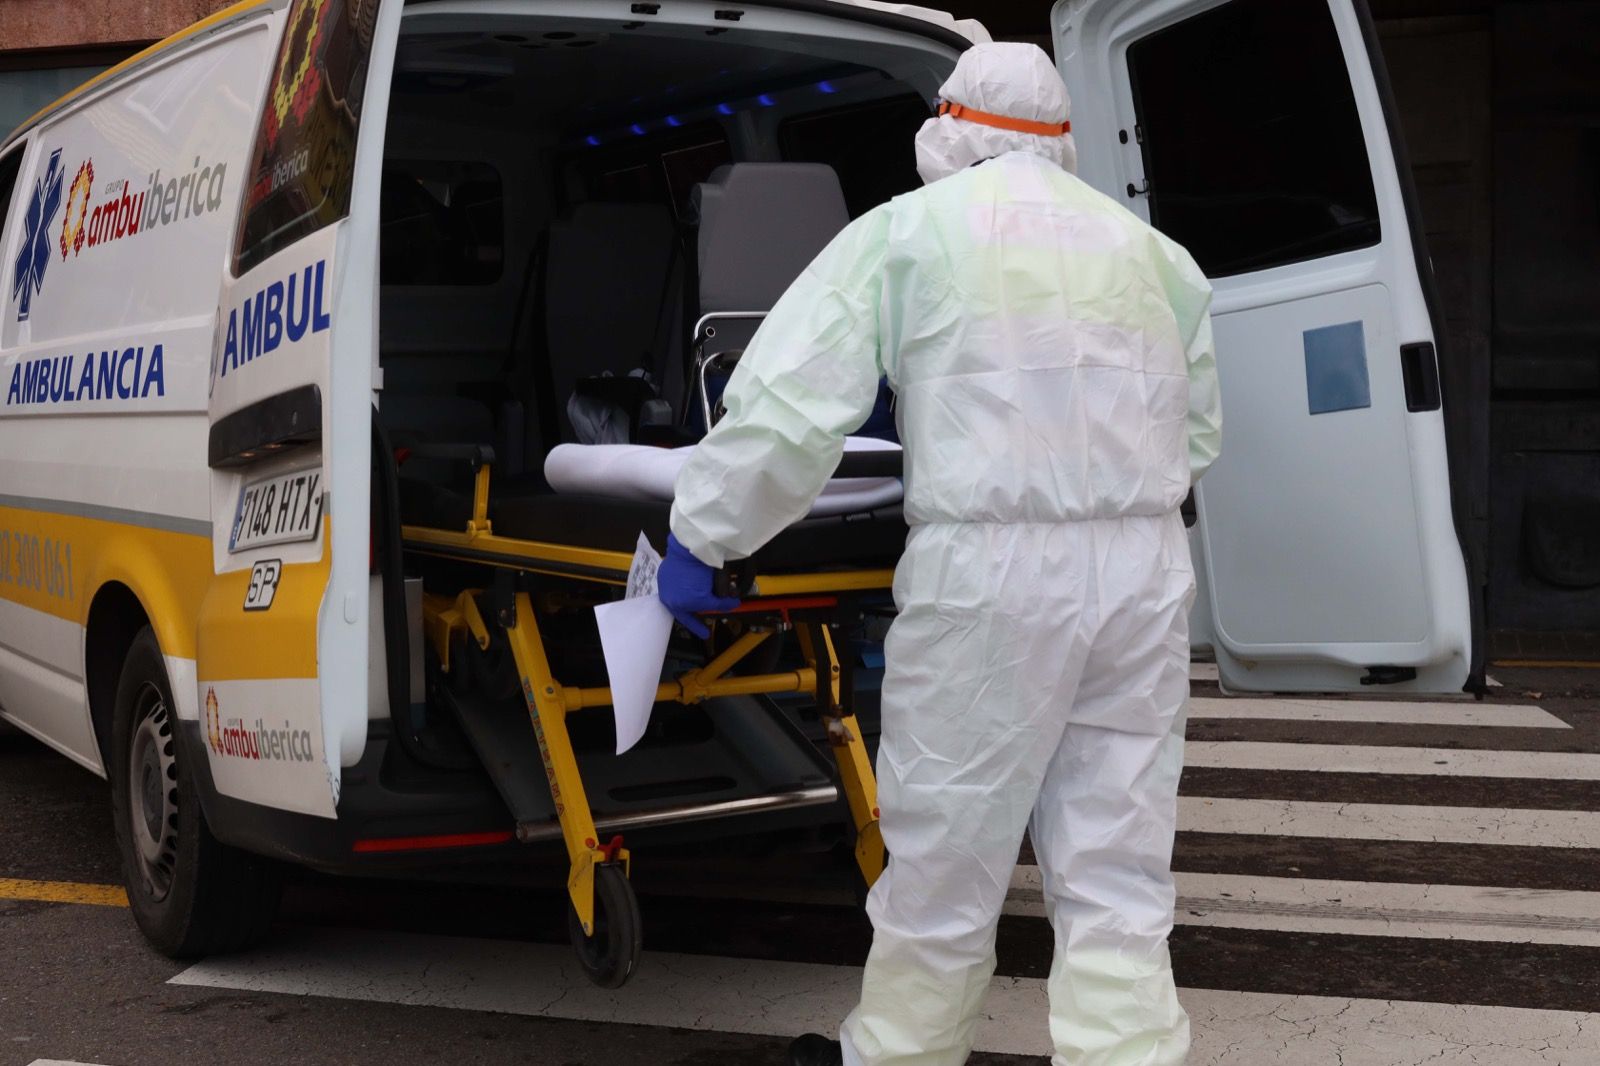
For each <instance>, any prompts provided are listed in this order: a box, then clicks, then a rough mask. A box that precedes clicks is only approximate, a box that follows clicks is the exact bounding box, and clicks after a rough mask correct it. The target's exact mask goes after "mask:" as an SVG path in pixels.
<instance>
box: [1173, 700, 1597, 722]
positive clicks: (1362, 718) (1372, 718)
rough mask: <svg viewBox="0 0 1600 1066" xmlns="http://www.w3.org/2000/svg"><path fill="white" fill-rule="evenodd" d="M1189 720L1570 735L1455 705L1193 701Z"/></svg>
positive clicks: (1481, 707) (1523, 718) (1485, 708)
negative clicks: (1460, 727) (1444, 727)
mask: <svg viewBox="0 0 1600 1066" xmlns="http://www.w3.org/2000/svg"><path fill="white" fill-rule="evenodd" d="M1189 717H1190V718H1237V719H1268V720H1273V721H1292V722H1363V723H1368V722H1370V723H1383V724H1393V725H1451V726H1453V725H1468V726H1499V727H1502V728H1515V729H1571V728H1572V726H1570V725H1568V724H1567V723H1566V722H1563V721H1562V720H1561V719H1559V718H1557V717H1556V716H1555V715H1553V714H1551V713H1550V712H1549V711H1546V710H1544V709H1543V708H1541V707H1516V706H1509V707H1508V706H1496V705H1492V704H1472V703H1469V704H1460V703H1399V702H1381V701H1377V700H1290V699H1227V698H1222V699H1219V698H1217V697H1215V696H1211V697H1206V696H1196V697H1194V698H1193V699H1191V700H1190V701H1189Z"/></svg>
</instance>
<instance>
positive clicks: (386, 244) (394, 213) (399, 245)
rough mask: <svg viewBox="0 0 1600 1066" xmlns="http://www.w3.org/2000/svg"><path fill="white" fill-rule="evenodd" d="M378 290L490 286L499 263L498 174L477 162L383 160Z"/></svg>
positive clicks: (502, 239) (502, 249)
mask: <svg viewBox="0 0 1600 1066" xmlns="http://www.w3.org/2000/svg"><path fill="white" fill-rule="evenodd" d="M381 215H382V238H381V242H380V243H381V247H382V255H381V258H380V260H379V279H380V282H381V283H382V284H384V285H492V284H494V283H495V282H496V281H499V280H500V273H501V269H502V268H503V267H504V265H505V256H506V235H505V203H504V192H503V187H502V184H501V181H500V172H499V171H497V170H495V169H494V168H493V167H491V166H489V165H487V164H485V163H449V162H420V161H407V160H397V159H391V160H388V161H386V162H385V163H384V167H383V202H382V207H381Z"/></svg>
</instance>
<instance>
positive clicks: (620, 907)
mask: <svg viewBox="0 0 1600 1066" xmlns="http://www.w3.org/2000/svg"><path fill="white" fill-rule="evenodd" d="M643 925H644V922H643V920H642V919H641V918H640V917H639V901H638V899H636V898H635V897H634V894H633V886H632V885H630V884H628V877H627V875H626V874H625V873H623V871H622V866H621V864H619V863H610V862H608V863H602V864H601V865H599V866H596V867H595V868H594V935H593V936H585V935H584V933H583V925H582V924H581V923H580V922H579V921H578V912H577V911H576V910H574V909H573V908H572V907H571V906H570V905H568V907H567V935H568V936H570V937H571V938H572V947H573V950H575V951H576V952H577V953H578V965H580V966H582V967H583V972H584V976H586V977H588V978H589V980H591V981H593V982H594V983H595V984H597V985H599V986H600V987H601V988H621V987H622V986H623V985H625V984H627V983H628V978H630V977H632V976H633V971H634V969H635V968H636V967H637V966H638V965H639V952H640V950H641V949H642V947H643V944H644V938H643V932H642V929H643Z"/></svg>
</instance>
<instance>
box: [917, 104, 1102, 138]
mask: <svg viewBox="0 0 1600 1066" xmlns="http://www.w3.org/2000/svg"><path fill="white" fill-rule="evenodd" d="M939 114H941V115H949V116H950V117H951V118H958V119H961V120H962V121H963V122H975V123H977V124H978V125H980V126H993V127H994V128H995V129H997V130H1010V131H1011V132H1012V133H1032V134H1036V135H1037V136H1040V137H1064V136H1066V135H1067V134H1069V133H1071V132H1072V123H1071V122H1034V121H1032V120H1030V119H1025V118H1011V117H1009V116H1006V115H992V114H990V113H989V112H987V111H979V110H978V109H977V108H972V107H967V106H966V105H964V104H955V103H950V102H949V101H941V102H940V104H939Z"/></svg>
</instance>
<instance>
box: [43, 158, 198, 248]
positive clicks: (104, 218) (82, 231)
mask: <svg viewBox="0 0 1600 1066" xmlns="http://www.w3.org/2000/svg"><path fill="white" fill-rule="evenodd" d="M94 179H95V174H94V160H93V159H86V160H84V161H83V163H82V164H81V165H80V166H79V167H78V174H77V177H75V178H74V179H73V181H72V188H71V190H70V192H69V193H68V196H67V215H66V218H65V219H64V220H63V221H62V223H61V239H60V245H61V258H63V259H65V258H67V257H68V256H69V255H82V254H83V252H84V250H85V249H90V248H96V247H98V246H99V245H102V244H109V243H111V242H112V241H120V240H124V239H126V238H129V237H137V236H138V235H139V234H141V233H149V232H151V231H152V230H158V229H161V228H163V227H165V226H173V225H177V224H178V223H180V222H186V221H188V220H189V219H192V218H199V217H200V216H201V215H206V214H210V213H211V212H213V211H215V210H217V209H218V208H220V207H221V206H222V195H223V192H224V190H225V189H226V188H227V182H228V164H226V163H214V164H203V163H202V161H201V158H200V157H199V156H195V159H194V165H193V167H191V168H190V169H189V171H188V172H187V173H180V174H163V172H162V171H160V170H157V171H156V172H155V173H153V174H150V175H148V176H147V177H146V178H145V179H144V181H143V182H141V183H140V184H139V185H135V184H134V183H133V182H132V181H128V180H125V179H124V180H117V181H111V182H108V183H106V185H105V186H104V187H103V188H102V189H101V190H100V192H99V195H98V199H97V198H96V193H95V189H94Z"/></svg>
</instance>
